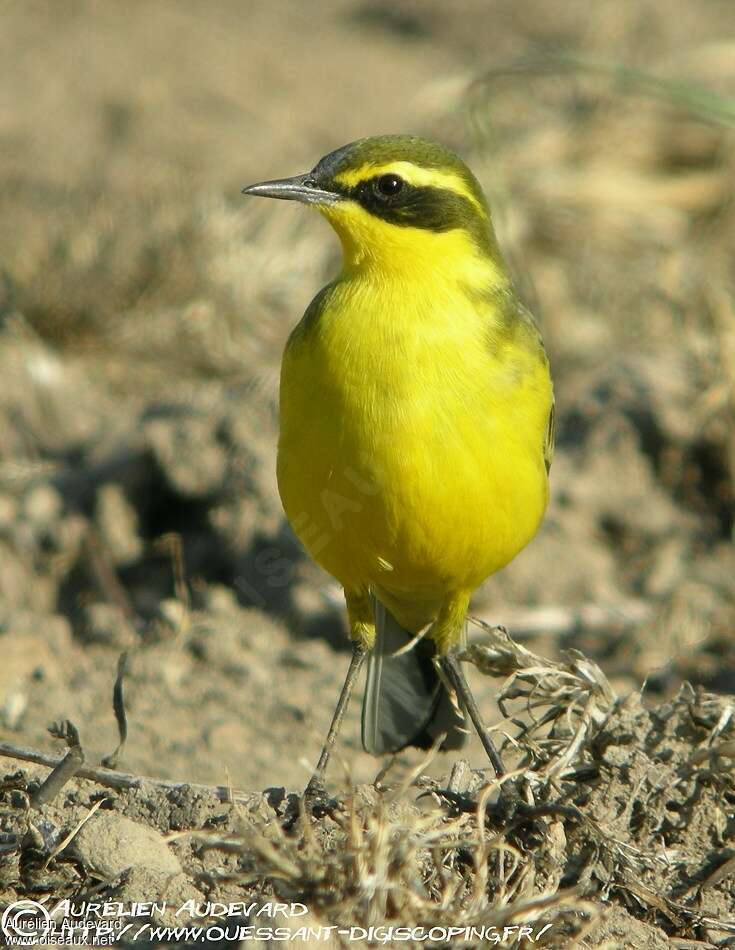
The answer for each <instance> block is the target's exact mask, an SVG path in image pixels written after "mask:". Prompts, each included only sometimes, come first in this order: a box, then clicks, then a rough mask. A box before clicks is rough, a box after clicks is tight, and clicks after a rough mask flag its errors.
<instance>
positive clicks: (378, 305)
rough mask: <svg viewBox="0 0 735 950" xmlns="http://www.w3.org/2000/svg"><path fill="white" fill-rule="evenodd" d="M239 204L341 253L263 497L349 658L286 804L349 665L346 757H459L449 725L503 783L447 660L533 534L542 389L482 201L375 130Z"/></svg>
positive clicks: (432, 152) (287, 353) (530, 334)
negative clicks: (312, 573)
mask: <svg viewBox="0 0 735 950" xmlns="http://www.w3.org/2000/svg"><path fill="white" fill-rule="evenodd" d="M243 194H245V195H249V196H256V197H266V198H277V199H286V200H291V201H297V202H300V203H302V204H305V205H309V206H311V207H312V208H314V209H316V210H317V211H318V212H320V213H321V215H322V216H323V217H324V218H325V219H326V220H327V222H328V223H329V224H330V225H331V226H332V228H333V230H334V231H335V232H336V234H337V237H338V238H339V241H340V244H341V249H342V265H341V269H340V271H339V273H338V274H337V276H336V277H335V278H334V279H333V280H332V281H330V282H329V283H328V284H327V285H326V286H325V287H323V288H322V289H321V290H320V291H319V292H318V293H317V294H316V296H315V297H314V299H313V300H312V302H311V303H310V304H309V306H308V307H307V309H306V312H305V313H304V315H303V317H302V319H301V321H300V322H299V323H298V324H297V325H296V326H295V328H294V329H293V331H292V332H291V334H290V337H289V339H288V342H287V344H286V347H285V350H284V354H283V359H282V364H281V377H280V394H279V400H280V405H279V415H280V431H279V439H278V453H277V465H276V469H277V480H278V487H279V493H280V496H281V500H282V503H283V507H284V510H285V513H286V516H287V519H288V521H289V522H290V524H291V527H292V529H293V531H294V533H295V534H296V536H297V537H298V539H299V540H300V542H301V543H302V544H303V546H304V547H305V548H306V550H307V552H308V553H309V554H310V555H311V557H312V558H313V559H314V560H315V561H316V562H317V563H318V564H319V565H321V567H322V568H324V569H325V570H326V571H327V572H328V573H329V574H331V575H332V576H333V577H334V578H335V579H336V580H337V581H338V582H339V584H340V585H341V587H342V589H343V591H344V597H345V602H346V610H347V618H348V625H349V636H350V640H351V643H352V657H351V661H350V664H349V669H348V672H347V676H346V679H345V681H344V686H343V687H342V690H341V693H340V696H339V700H338V703H337V707H336V709H335V712H334V715H333V718H332V722H331V726H330V728H329V732H328V734H327V737H326V740H325V743H324V746H323V749H322V752H321V755H320V758H319V761H318V763H317V766H316V770H315V772H314V775H313V777H312V780H311V781H310V783H309V785H308V786H307V790H306V792H307V794H309V793H310V792H311V793H312V794H316V793H317V791H318V790H319V789H320V788H321V789H323V786H322V785H321V782H322V779H323V776H324V773H325V770H326V767H327V763H328V761H329V756H330V753H331V752H332V750H333V747H334V744H335V741H336V739H337V736H338V733H339V730H340V726H341V722H342V718H343V715H344V712H345V709H346V708H347V705H348V703H349V700H350V696H351V693H352V691H353V688H354V686H355V684H356V682H357V680H358V677H359V675H360V672H361V670H362V668H363V666H364V665H365V663H366V661H367V665H368V672H367V683H366V688H365V696H364V701H363V712H362V742H363V746H364V748H365V750H366V751H368V752H371V753H373V754H375V755H384V754H387V753H392V752H397V751H400V750H401V749H404V748H406V747H408V746H417V747H419V748H430V747H431V746H432V745H434V744H436V745H440V744H441V748H444V749H447V748H449V749H455V748H459V747H460V746H461V744H462V743H463V741H464V739H465V737H466V735H467V728H466V726H465V717H466V715H469V717H470V719H471V721H472V723H473V725H474V726H475V729H476V730H477V733H478V735H479V737H480V740H481V742H482V744H483V746H484V748H485V751H486V753H487V755H488V757H489V759H490V763H491V765H492V767H493V769H494V771H495V773H496V775H497V776H498V777H500V776H503V775H504V774H506V770H505V767H504V765H503V762H502V759H501V757H500V755H499V753H498V751H497V749H496V747H495V745H494V743H493V741H492V738H491V735H490V733H489V731H488V729H487V727H486V725H485V721H484V718H483V716H482V714H481V712H480V710H479V708H478V706H477V703H476V701H475V699H474V696H473V694H472V692H471V689H470V687H469V684H468V682H467V679H466V676H465V674H464V671H463V669H462V661H461V660H460V659H458V657H459V656H460V655H461V651H462V649H463V647H464V645H465V643H466V618H467V612H468V606H469V601H470V596H471V595H472V593H473V592H474V591H475V590H476V589H477V588H478V587H479V585H480V584H481V583H482V582H483V581H484V580H485V579H486V578H487V577H489V576H490V575H491V574H494V573H495V572H496V571H498V570H500V569H501V568H503V567H504V566H505V565H507V564H508V563H509V562H510V561H511V560H512V559H513V558H514V557H515V556H516V555H517V554H518V553H519V552H520V551H521V550H522V549H523V548H524V547H525V546H526V544H528V542H529V541H530V540H531V539H532V538H533V536H534V535H535V534H536V532H537V530H538V528H539V526H540V524H541V521H542V519H543V515H544V512H545V509H546V507H547V503H548V497H549V482H548V475H549V469H550V466H551V460H552V456H553V451H554V394H553V384H552V379H551V373H550V368H549V361H548V358H547V355H546V352H545V349H544V345H543V341H542V337H541V334H540V331H539V329H538V326H537V324H536V322H535V321H534V319H533V317H532V316H531V314H530V312H529V311H528V309H527V308H526V307H525V306H524V305H523V303H522V302H521V300H520V299H519V296H518V293H517V291H516V289H515V287H514V284H513V282H512V280H511V277H510V276H509V271H508V268H507V266H506V264H505V261H504V259H503V256H502V253H501V250H500V247H499V244H498V241H497V239H496V236H495V230H494V226H493V222H492V216H491V212H490V208H489V205H488V202H487V200H486V197H485V195H484V193H483V190H482V187H481V186H480V184H479V182H478V180H477V178H476V177H475V175H474V174H473V173H472V172H471V171H470V169H469V168H468V166H467V165H466V164H465V162H464V161H462V159H461V158H459V157H458V155H456V154H455V153H454V152H453V151H451V150H450V149H449V148H447V147H445V146H444V145H442V144H440V143H438V142H435V141H431V140H428V139H424V138H419V137H417V136H412V135H378V136H372V137H369V138H363V139H360V140H358V141H355V142H352V143H350V144H348V145H345V146H342V147H341V148H338V149H336V150H335V151H332V152H330V153H329V154H328V155H325V156H324V157H323V158H322V159H321V160H320V161H319V162H318V163H317V164H316V165H315V166H314V167H313V168H312V169H311V171H309V172H306V173H305V174H300V175H296V176H294V177H291V178H283V179H276V180H270V181H262V182H259V183H257V184H253V185H250V186H248V187H246V188H244V189H243Z"/></svg>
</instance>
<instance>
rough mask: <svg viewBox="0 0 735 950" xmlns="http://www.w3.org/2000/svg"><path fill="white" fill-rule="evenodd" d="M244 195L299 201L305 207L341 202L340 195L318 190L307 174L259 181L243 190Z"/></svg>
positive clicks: (313, 179)
mask: <svg viewBox="0 0 735 950" xmlns="http://www.w3.org/2000/svg"><path fill="white" fill-rule="evenodd" d="M242 193H243V194H244V195H255V196H256V197H259V198H283V199H284V200H286V201H301V202H303V203H304V204H307V205H333V204H336V202H338V201H341V199H342V195H338V194H336V193H335V192H332V191H326V190H324V189H323V188H320V187H319V186H318V185H317V183H316V179H315V178H314V177H313V175H311V174H310V173H308V172H307V174H306V175H295V176H294V177H293V178H278V179H276V180H275V181H261V182H258V184H257V185H248V186H247V188H243V190H242Z"/></svg>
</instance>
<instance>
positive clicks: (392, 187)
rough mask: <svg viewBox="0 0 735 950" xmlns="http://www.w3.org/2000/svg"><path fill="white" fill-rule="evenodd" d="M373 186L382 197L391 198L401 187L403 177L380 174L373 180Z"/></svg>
mask: <svg viewBox="0 0 735 950" xmlns="http://www.w3.org/2000/svg"><path fill="white" fill-rule="evenodd" d="M375 187H376V188H377V190H378V193H379V194H381V195H383V197H384V198H392V197H393V195H397V194H398V192H399V191H400V190H401V188H403V179H402V178H399V177H398V175H381V176H380V177H379V178H378V179H377V181H376V182H375Z"/></svg>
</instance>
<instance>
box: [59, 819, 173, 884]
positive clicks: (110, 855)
mask: <svg viewBox="0 0 735 950" xmlns="http://www.w3.org/2000/svg"><path fill="white" fill-rule="evenodd" d="M70 851H71V852H72V853H73V854H74V856H75V857H76V858H77V859H78V860H79V861H81V863H82V864H83V865H84V866H85V867H87V868H89V869H91V870H92V871H94V872H95V874H97V875H98V876H99V877H101V878H103V879H104V880H112V879H114V878H117V877H118V876H119V875H120V874H122V872H123V871H126V870H127V869H128V868H138V867H142V868H145V869H146V870H149V871H158V872H162V873H165V874H168V875H171V876H173V875H177V874H180V873H181V864H180V863H179V859H178V858H177V857H176V855H175V854H174V853H173V851H171V849H170V848H169V847H168V845H167V844H166V842H165V841H164V840H163V838H162V837H161V835H160V834H159V833H158V832H157V831H154V830H153V829H152V828H149V827H147V826H146V825H141V824H138V823H137V822H135V821H132V820H131V819H130V818H126V817H125V816H124V815H119V814H118V813H117V812H112V811H98V812H97V813H96V814H95V815H93V816H92V817H91V818H90V820H89V821H88V822H87V823H86V824H85V825H84V827H83V828H82V830H81V831H80V832H79V834H78V835H77V836H76V838H75V839H74V841H73V842H72V844H71V845H70Z"/></svg>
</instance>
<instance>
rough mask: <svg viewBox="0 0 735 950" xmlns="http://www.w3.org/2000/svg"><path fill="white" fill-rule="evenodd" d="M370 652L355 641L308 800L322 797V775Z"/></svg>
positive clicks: (306, 794) (306, 792) (306, 795)
mask: <svg viewBox="0 0 735 950" xmlns="http://www.w3.org/2000/svg"><path fill="white" fill-rule="evenodd" d="M369 652H370V651H369V650H368V648H367V647H366V646H365V644H364V643H362V642H361V641H359V640H355V641H354V643H353V647H352V659H351V660H350V665H349V668H348V670H347V676H346V677H345V681H344V684H343V686H342V691H341V693H340V694H339V699H338V700H337V708H336V709H335V710H334V715H333V716H332V724H331V725H330V727H329V732H328V733H327V738H326V739H325V740H324V746H323V748H322V754H321V755H320V756H319V761H318V762H317V764H316V770H315V772H314V774H313V775H312V777H311V779H310V780H309V784H308V785H307V786H306V791H305V792H304V796H305V797H306V798H307V799H309V798H311V799H313V798H318V797H321V796H322V793H323V789H322V787H321V779H322V775H324V771H325V770H326V768H327V763H328V762H329V754H330V753H331V751H332V748H333V747H334V743H335V741H336V739H337V736H338V734H339V729H340V726H341V725H342V718H343V716H344V714H345V710H346V709H347V704H348V703H349V701H350V696H351V695H352V690H353V689H354V687H355V683H356V682H357V677H358V676H359V675H360V670H361V669H362V664H363V663H364V662H365V658H366V657H367V655H368V653H369Z"/></svg>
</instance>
